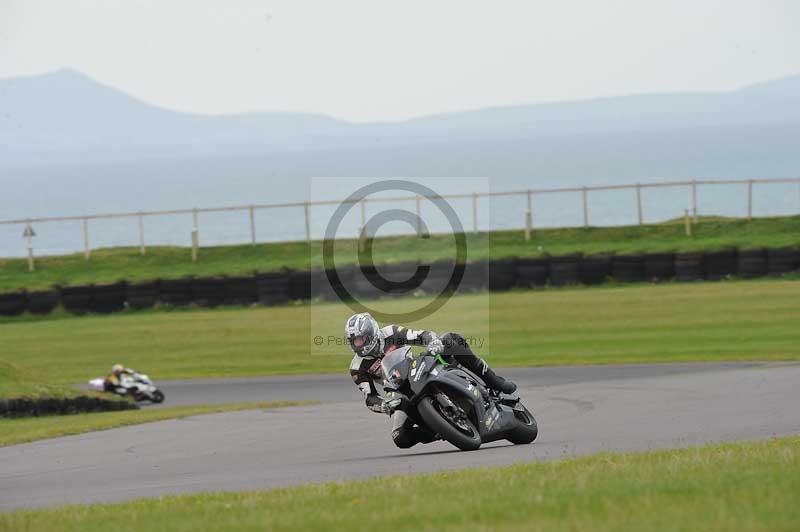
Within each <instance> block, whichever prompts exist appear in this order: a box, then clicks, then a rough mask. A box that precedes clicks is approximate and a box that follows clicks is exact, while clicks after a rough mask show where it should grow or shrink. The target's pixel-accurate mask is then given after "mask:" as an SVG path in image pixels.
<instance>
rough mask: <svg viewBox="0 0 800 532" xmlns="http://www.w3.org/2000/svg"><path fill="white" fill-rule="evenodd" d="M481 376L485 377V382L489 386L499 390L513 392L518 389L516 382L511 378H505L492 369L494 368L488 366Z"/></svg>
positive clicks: (507, 392)
mask: <svg viewBox="0 0 800 532" xmlns="http://www.w3.org/2000/svg"><path fill="white" fill-rule="evenodd" d="M481 377H483V380H484V382H485V383H486V385H487V386H488V387H489V388H492V389H494V390H497V391H499V392H503V393H506V394H511V393H514V392H516V391H517V385H516V384H514V383H513V382H511V381H509V380H506V379H504V378H503V377H501V376H500V375H498V374H497V373H495V372H494V371H492V369H491V368H489V367H486V371H484V372H483V375H481Z"/></svg>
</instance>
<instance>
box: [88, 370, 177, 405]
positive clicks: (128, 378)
mask: <svg viewBox="0 0 800 532" xmlns="http://www.w3.org/2000/svg"><path fill="white" fill-rule="evenodd" d="M89 387H91V388H92V389H93V390H96V391H98V392H108V391H111V390H109V389H108V388H107V387H106V379H104V378H102V377H98V378H96V379H92V380H90V381H89ZM118 389H121V390H120V391H116V392H115V393H118V394H120V395H130V396H131V397H133V399H134V400H135V401H137V402H141V401H150V402H151V403H161V402H163V401H164V392H162V391H161V390H159V389H158V388H157V387H156V385H155V384H153V381H152V380H150V377H148V376H147V375H145V374H144V373H134V374H132V375H125V376H123V377H122V378H121V379H120V382H119V386H118Z"/></svg>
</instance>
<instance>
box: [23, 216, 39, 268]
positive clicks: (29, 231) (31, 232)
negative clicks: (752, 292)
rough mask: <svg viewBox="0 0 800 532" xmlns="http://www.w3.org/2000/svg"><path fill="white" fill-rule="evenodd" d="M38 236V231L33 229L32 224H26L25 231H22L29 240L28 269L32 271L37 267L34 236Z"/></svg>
mask: <svg viewBox="0 0 800 532" xmlns="http://www.w3.org/2000/svg"><path fill="white" fill-rule="evenodd" d="M35 236H36V231H34V230H33V227H31V224H28V225H26V226H25V231H23V232H22V237H23V238H25V239H27V240H28V271H29V272H32V271H33V270H34V269H35V266H34V264H33V237H35Z"/></svg>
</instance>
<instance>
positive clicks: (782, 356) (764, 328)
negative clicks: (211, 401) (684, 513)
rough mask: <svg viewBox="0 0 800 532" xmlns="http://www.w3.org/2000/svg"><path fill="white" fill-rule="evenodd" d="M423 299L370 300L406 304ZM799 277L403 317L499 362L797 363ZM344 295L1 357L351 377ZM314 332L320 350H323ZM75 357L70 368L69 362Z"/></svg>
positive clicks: (20, 361) (43, 324) (100, 328)
mask: <svg viewBox="0 0 800 532" xmlns="http://www.w3.org/2000/svg"><path fill="white" fill-rule="evenodd" d="M426 301H427V300H426V299H425V298H404V299H396V300H395V299H385V300H378V301H374V302H370V304H371V305H373V306H374V307H376V308H378V309H383V310H390V311H393V312H407V311H411V310H414V309H419V308H420V307H421V306H422V305H423V304H425V303H426ZM798 301H800V282H797V281H741V282H738V281H737V282H719V283H698V284H677V283H675V284H673V283H667V284H663V285H636V286H624V287H614V286H603V287H597V288H590V289H570V290H543V291H524V292H523V291H520V292H508V293H481V294H472V295H460V296H456V297H453V298H451V299H450V300H449V301H447V303H446V304H445V305H444V306H443V307H442V308H441V309H440V310H439V311H437V312H436V313H435V314H434V315H432V316H430V317H428V318H425V319H424V320H420V321H417V322H408V323H404V324H403V325H406V326H413V327H421V328H428V329H432V330H435V331H438V332H440V333H441V332H445V331H460V332H462V333H463V334H464V335H465V336H468V337H472V345H473V348H474V349H475V351H476V352H477V353H478V354H480V355H482V356H485V357H486V358H487V359H488V361H489V362H490V363H491V364H492V365H494V366H514V365H519V366H522V365H562V364H607V363H652V362H688V361H731V360H799V359H800V344H798V342H797V324H798V323H800V304H798ZM351 312H352V311H351V309H349V308H348V307H347V306H345V305H344V304H342V303H319V304H311V305H295V306H286V307H274V308H247V309H238V308H225V309H217V310H186V311H175V312H159V311H152V312H140V313H125V314H119V315H109V316H86V317H82V318H63V319H51V320H38V319H36V320H33V319H32V320H29V321H18V322H6V323H4V324H0V329H1V330H2V337H3V347H4V354H3V358H4V359H5V360H7V361H8V362H10V363H11V364H14V365H15V366H16V367H19V368H22V369H25V370H26V371H29V372H30V373H31V374H33V375H36V376H37V378H39V379H40V380H43V381H45V382H50V383H55V384H68V383H75V382H83V381H85V380H87V379H89V378H92V377H95V376H97V375H100V374H103V373H104V372H106V371H107V370H108V368H109V367H110V366H111V364H113V363H115V362H120V363H123V364H126V365H128V366H130V367H133V368H136V369H139V370H141V371H144V372H146V373H148V374H149V375H151V376H152V377H153V378H154V379H156V381H158V380H159V379H168V378H192V377H213V376H217V377H224V376H231V377H233V376H250V375H279V374H302V373H324V372H343V371H347V366H348V364H349V362H350V358H351V356H352V355H351V354H350V353H349V348H348V347H347V345H346V344H345V343H344V342H343V340H342V338H341V335H342V324H343V322H344V320H345V319H346V317H347V316H348V315H349V314H350V313H351ZM315 337H319V338H318V340H319V341H320V342H321V345H316V344H315V341H314V339H315ZM65 361H68V363H64V362H65Z"/></svg>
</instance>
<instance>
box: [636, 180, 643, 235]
mask: <svg viewBox="0 0 800 532" xmlns="http://www.w3.org/2000/svg"><path fill="white" fill-rule="evenodd" d="M636 211H637V214H638V215H639V216H638V217H639V225H642V224H643V223H644V216H643V215H642V185H641V184H640V183H636Z"/></svg>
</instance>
